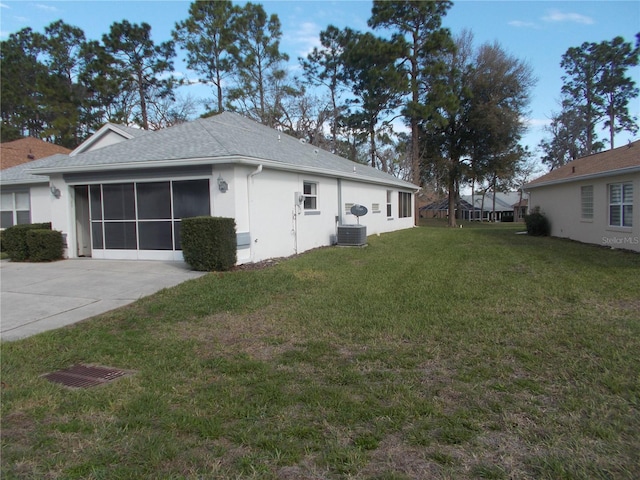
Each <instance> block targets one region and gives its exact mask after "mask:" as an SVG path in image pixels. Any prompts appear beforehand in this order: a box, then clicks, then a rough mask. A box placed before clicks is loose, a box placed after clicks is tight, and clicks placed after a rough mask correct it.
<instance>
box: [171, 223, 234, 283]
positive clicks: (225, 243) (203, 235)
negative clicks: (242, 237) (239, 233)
mask: <svg viewBox="0 0 640 480" xmlns="http://www.w3.org/2000/svg"><path fill="white" fill-rule="evenodd" d="M180 238H181V244H182V255H183V256H184V260H185V262H187V263H188V264H189V265H190V266H191V268H193V269H194V270H199V271H205V272H211V271H219V272H220V271H226V270H229V269H231V267H233V266H234V265H235V264H236V261H237V257H236V251H237V241H236V222H235V220H234V219H233V218H224V217H193V218H183V219H182V226H181V228H180Z"/></svg>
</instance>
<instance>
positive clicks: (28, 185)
mask: <svg viewBox="0 0 640 480" xmlns="http://www.w3.org/2000/svg"><path fill="white" fill-rule="evenodd" d="M145 133H147V132H146V131H145V130H140V129H135V128H131V127H126V126H124V125H115V124H112V123H107V124H105V125H104V126H103V127H102V128H101V129H100V130H98V131H97V132H96V133H95V134H93V135H92V136H91V137H90V138H89V139H88V140H86V141H85V142H84V143H82V145H80V146H79V147H78V148H76V149H75V150H74V151H71V150H69V149H67V148H64V147H60V146H58V145H53V144H51V143H47V142H43V141H42V140H38V139H37V138H32V137H29V138H23V139H20V140H15V141H13V142H7V143H3V144H0V147H1V148H2V152H1V153H2V166H3V169H2V171H0V186H1V187H2V192H1V194H0V195H1V198H2V202H1V212H0V228H8V227H11V226H13V225H17V224H21V223H42V222H50V221H51V218H52V216H51V206H52V204H51V199H52V190H51V188H50V185H49V177H48V176H46V175H33V174H31V173H30V170H32V169H35V168H42V167H45V166H47V165H49V164H50V163H56V162H58V161H65V160H66V159H68V158H69V156H73V155H77V154H78V153H81V152H88V151H92V150H96V149H99V148H102V147H105V146H108V145H113V144H115V143H119V142H123V141H125V140H129V139H131V138H133V137H134V136H140V135H143V134H145ZM67 154H69V155H67ZM31 157H33V158H31ZM43 157H44V158H43ZM5 160H6V163H7V164H13V165H11V166H8V167H7V168H6V169H5V168H4V167H5ZM54 191H55V190H54Z"/></svg>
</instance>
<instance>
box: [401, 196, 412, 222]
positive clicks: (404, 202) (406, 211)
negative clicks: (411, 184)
mask: <svg viewBox="0 0 640 480" xmlns="http://www.w3.org/2000/svg"><path fill="white" fill-rule="evenodd" d="M410 216H411V194H410V193H407V192H398V218H407V217H410Z"/></svg>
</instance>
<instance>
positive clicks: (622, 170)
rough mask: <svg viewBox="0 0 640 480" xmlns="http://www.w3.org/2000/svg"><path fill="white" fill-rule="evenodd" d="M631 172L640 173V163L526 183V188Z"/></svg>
mask: <svg viewBox="0 0 640 480" xmlns="http://www.w3.org/2000/svg"><path fill="white" fill-rule="evenodd" d="M629 173H640V165H638V166H633V167H626V168H620V169H617V170H607V171H606V172H599V173H592V174H588V175H579V176H576V177H569V178H559V179H557V180H548V181H546V182H539V183H528V184H526V185H524V187H522V188H524V189H525V190H533V189H536V188H539V187H547V186H551V185H559V184H562V183H570V182H580V181H583V180H595V179H598V178H605V177H613V176H617V175H627V174H629Z"/></svg>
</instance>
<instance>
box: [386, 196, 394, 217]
mask: <svg viewBox="0 0 640 480" xmlns="http://www.w3.org/2000/svg"><path fill="white" fill-rule="evenodd" d="M392 194H393V191H392V190H387V217H392V216H393V215H392V212H391V195H392Z"/></svg>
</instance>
